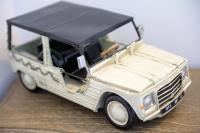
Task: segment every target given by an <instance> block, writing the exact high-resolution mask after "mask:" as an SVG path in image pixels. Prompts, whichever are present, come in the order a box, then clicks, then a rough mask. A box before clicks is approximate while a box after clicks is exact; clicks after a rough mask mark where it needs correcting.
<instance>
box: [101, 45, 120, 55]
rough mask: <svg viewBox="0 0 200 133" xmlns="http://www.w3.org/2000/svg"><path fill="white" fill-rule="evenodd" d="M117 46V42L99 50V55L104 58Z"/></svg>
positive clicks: (115, 49)
mask: <svg viewBox="0 0 200 133" xmlns="http://www.w3.org/2000/svg"><path fill="white" fill-rule="evenodd" d="M118 48H119V44H117V43H115V44H113V45H112V46H111V47H109V48H108V49H106V50H104V51H103V52H101V54H100V55H101V57H102V58H105V57H107V56H109V54H111V53H112V52H114V51H117V49H118Z"/></svg>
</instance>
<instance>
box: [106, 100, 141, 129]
mask: <svg viewBox="0 0 200 133" xmlns="http://www.w3.org/2000/svg"><path fill="white" fill-rule="evenodd" d="M105 114H106V116H107V118H108V120H109V121H110V122H111V123H112V124H113V125H115V126H117V127H119V128H122V129H128V128H131V127H132V126H133V125H134V124H136V122H137V116H136V115H135V112H134V111H133V109H132V108H131V107H130V105H129V104H128V103H127V102H126V101H125V100H123V99H122V98H121V97H119V96H110V97H108V98H107V100H106V102H105Z"/></svg>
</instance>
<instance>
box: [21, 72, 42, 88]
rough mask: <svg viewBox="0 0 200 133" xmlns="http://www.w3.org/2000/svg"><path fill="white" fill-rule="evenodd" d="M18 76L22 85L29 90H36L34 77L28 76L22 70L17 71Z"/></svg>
mask: <svg viewBox="0 0 200 133" xmlns="http://www.w3.org/2000/svg"><path fill="white" fill-rule="evenodd" d="M19 77H20V80H21V82H22V84H23V85H24V87H25V88H26V89H28V90H29V91H37V90H38V88H37V85H36V82H35V79H34V78H33V77H32V76H30V75H29V74H26V73H24V72H19Z"/></svg>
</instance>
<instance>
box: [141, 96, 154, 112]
mask: <svg viewBox="0 0 200 133" xmlns="http://www.w3.org/2000/svg"><path fill="white" fill-rule="evenodd" d="M153 104H154V103H153V95H152V94H150V95H147V96H145V97H144V99H143V105H144V108H145V109H148V108H150V107H151V106H152V105H153Z"/></svg>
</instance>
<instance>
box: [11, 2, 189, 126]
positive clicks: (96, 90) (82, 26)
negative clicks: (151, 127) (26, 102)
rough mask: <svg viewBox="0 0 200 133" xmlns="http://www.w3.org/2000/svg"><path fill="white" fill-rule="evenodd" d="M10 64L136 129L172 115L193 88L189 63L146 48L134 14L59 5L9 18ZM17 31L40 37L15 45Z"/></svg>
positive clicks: (28, 81)
mask: <svg viewBox="0 0 200 133" xmlns="http://www.w3.org/2000/svg"><path fill="white" fill-rule="evenodd" d="M7 25H8V49H9V52H10V55H11V65H12V68H13V70H14V72H18V73H19V76H20V79H21V82H22V83H23V85H24V86H25V87H26V88H27V89H28V90H30V91H36V90H37V89H38V88H42V89H45V90H47V91H50V92H52V93H54V94H56V95H59V96H61V97H63V98H66V99H68V100H70V101H73V102H75V103H77V104H80V105H81V106H84V107H86V108H88V109H90V110H92V111H94V112H98V111H99V109H102V108H103V109H104V110H105V114H106V116H107V118H108V120H109V121H110V122H111V123H112V124H114V125H115V126H117V127H119V128H123V129H124V128H130V127H132V126H133V125H134V124H136V122H137V120H138V119H139V120H142V121H144V122H145V121H148V120H151V119H154V118H157V117H162V116H164V115H165V114H167V113H168V112H170V111H171V110H172V109H173V108H174V107H175V106H176V105H177V104H178V103H179V102H180V101H181V100H182V97H183V96H184V93H185V92H186V89H187V88H188V86H189V85H190V83H191V80H190V76H189V72H188V64H187V61H186V59H184V58H182V57H180V56H177V55H174V54H172V53H169V52H166V51H163V50H161V49H158V48H155V47H153V46H151V45H148V44H145V43H144V42H143V41H142V28H141V27H140V26H136V24H135V22H134V19H133V18H132V17H130V16H126V15H122V14H118V13H113V12H110V11H106V10H102V9H97V8H92V7H87V6H82V5H77V4H73V3H68V2H58V3H55V4H52V5H50V6H47V7H44V8H41V9H39V10H37V11H33V12H30V13H28V14H25V15H21V16H18V17H15V18H12V19H9V20H7ZM12 26H14V27H18V28H21V29H23V30H27V31H30V32H33V33H36V34H38V37H37V38H36V39H34V40H31V41H30V42H26V43H25V44H23V45H18V46H16V45H13V44H12V36H11V33H12Z"/></svg>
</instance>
